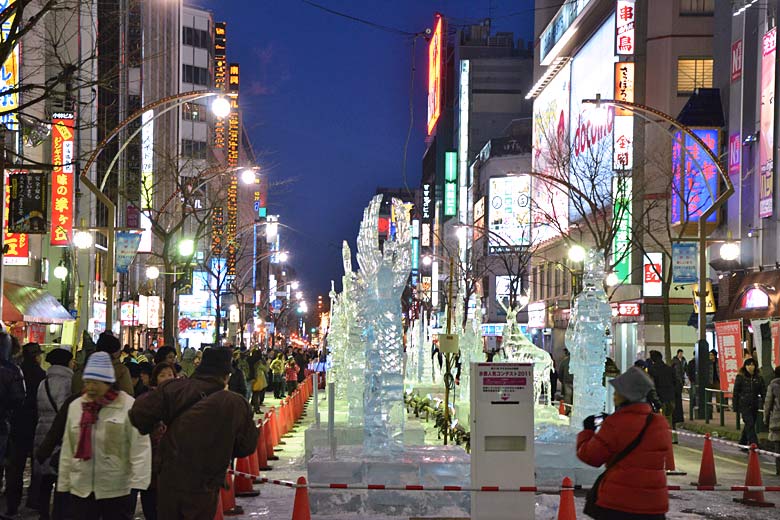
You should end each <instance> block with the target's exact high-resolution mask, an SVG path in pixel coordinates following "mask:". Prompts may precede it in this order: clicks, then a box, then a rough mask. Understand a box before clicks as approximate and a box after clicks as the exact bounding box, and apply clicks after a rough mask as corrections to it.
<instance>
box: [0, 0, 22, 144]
mask: <svg viewBox="0 0 780 520" xmlns="http://www.w3.org/2000/svg"><path fill="white" fill-rule="evenodd" d="M14 3H15V0H0V12H2V13H5V12H9V13H11V14H10V15H9V16H8V18H7V19H5V20H4V21H3V23H2V26H0V34H1V35H2V41H3V42H8V41H12V40H14V39H16V35H14V36H11V27H13V23H14V13H15V10H13V9H12V6H13V4H14ZM21 29H22V27H21V26H20V27H19V29H18V30H21ZM18 30H17V31H18ZM18 110H19V45H15V46H14V48H13V49H10V52H9V53H8V56H7V57H6V59H5V62H4V63H3V67H2V71H0V124H3V125H5V126H6V128H7V129H9V130H15V129H16V127H17V124H18V121H19V120H18V118H17V111H18Z"/></svg>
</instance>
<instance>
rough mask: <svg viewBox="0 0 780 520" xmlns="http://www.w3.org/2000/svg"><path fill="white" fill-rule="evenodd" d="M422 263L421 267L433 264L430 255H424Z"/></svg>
mask: <svg viewBox="0 0 780 520" xmlns="http://www.w3.org/2000/svg"><path fill="white" fill-rule="evenodd" d="M422 263H423V265H431V264H432V263H433V258H432V257H431V256H430V255H425V256H424V257H422Z"/></svg>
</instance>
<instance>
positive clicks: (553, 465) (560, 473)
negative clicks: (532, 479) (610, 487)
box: [534, 426, 604, 487]
mask: <svg viewBox="0 0 780 520" xmlns="http://www.w3.org/2000/svg"><path fill="white" fill-rule="evenodd" d="M551 433H552V430H547V431H539V430H537V432H536V440H535V441H534V459H535V463H536V485H537V486H540V487H541V486H560V485H561V481H562V480H563V477H569V478H571V479H572V480H573V481H574V484H575V485H579V486H590V485H592V484H593V483H594V482H595V481H596V478H597V477H598V476H599V475H600V474H601V472H602V471H604V468H603V467H602V468H594V467H592V466H588V465H587V464H584V463H583V462H581V461H580V460H579V459H578V458H577V433H579V430H574V429H571V428H569V427H568V426H557V427H556V428H555V432H554V434H551ZM540 436H541V437H548V438H546V439H545V438H542V439H540Z"/></svg>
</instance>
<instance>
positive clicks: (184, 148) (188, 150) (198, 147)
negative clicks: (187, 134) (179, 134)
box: [181, 139, 207, 159]
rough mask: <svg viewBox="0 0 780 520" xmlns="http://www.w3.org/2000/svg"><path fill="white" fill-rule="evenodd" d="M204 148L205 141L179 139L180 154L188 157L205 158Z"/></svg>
mask: <svg viewBox="0 0 780 520" xmlns="http://www.w3.org/2000/svg"><path fill="white" fill-rule="evenodd" d="M206 148H207V146H206V141H191V140H189V139H182V140H181V155H182V156H183V157H187V158H189V159H205V158H206Z"/></svg>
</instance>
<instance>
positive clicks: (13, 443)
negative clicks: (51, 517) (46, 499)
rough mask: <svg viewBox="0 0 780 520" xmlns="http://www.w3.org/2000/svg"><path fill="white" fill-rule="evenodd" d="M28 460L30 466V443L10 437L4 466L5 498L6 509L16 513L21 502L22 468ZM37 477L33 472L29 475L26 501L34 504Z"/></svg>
mask: <svg viewBox="0 0 780 520" xmlns="http://www.w3.org/2000/svg"><path fill="white" fill-rule="evenodd" d="M28 459H29V460H30V467H31V468H32V443H31V442H25V441H21V442H20V441H17V440H15V439H12V440H10V441H9V446H8V462H7V465H6V468H5V480H6V483H5V499H6V511H7V512H8V513H9V514H11V515H12V514H16V512H17V511H18V510H19V505H20V504H21V503H22V490H23V488H24V481H23V479H24V468H25V466H27V460H28ZM37 488H38V477H37V475H35V473H33V474H32V476H31V477H30V488H29V493H28V496H27V501H28V502H29V503H32V504H34V502H35V501H36V500H37V496H36V495H37V491H38V489H37Z"/></svg>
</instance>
